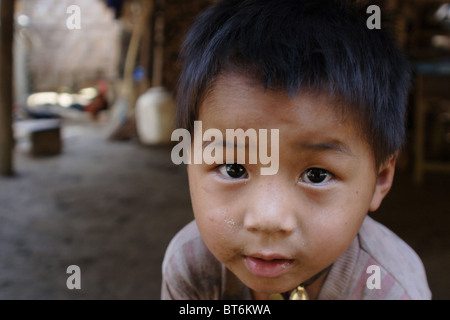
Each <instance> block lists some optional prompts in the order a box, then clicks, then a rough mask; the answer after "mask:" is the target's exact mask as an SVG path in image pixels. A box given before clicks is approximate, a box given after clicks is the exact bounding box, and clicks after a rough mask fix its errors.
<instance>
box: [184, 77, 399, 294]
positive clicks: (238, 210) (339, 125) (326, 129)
mask: <svg viewBox="0 0 450 320" xmlns="http://www.w3.org/2000/svg"><path fill="white" fill-rule="evenodd" d="M333 103H334V102H333V101H332V100H330V99H327V97H326V96H325V95H313V94H302V95H301V96H295V97H293V98H289V97H288V96H287V95H286V94H285V93H282V92H274V91H270V90H268V91H264V88H263V87H262V86H261V85H257V84H253V83H252V82H251V80H250V79H248V78H245V77H243V76H239V75H235V74H226V75H224V76H221V77H219V78H218V79H217V82H216V84H215V86H214V88H213V90H212V91H211V92H210V93H209V94H208V96H207V97H206V99H205V100H204V102H203V103H202V105H201V107H200V115H199V119H198V120H200V121H202V125H203V131H205V130H207V129H209V128H216V129H219V130H220V131H222V134H223V136H224V138H225V137H226V135H225V130H226V129H237V128H242V129H244V130H247V129H250V128H253V129H255V130H256V131H257V132H258V130H259V129H268V132H270V129H278V130H279V155H280V156H279V170H278V173H277V174H275V175H261V174H260V172H261V171H260V167H261V165H260V164H243V163H242V164H240V165H239V164H235V165H232V164H231V165H221V164H213V165H207V164H205V163H203V164H190V165H188V174H189V184H190V191H191V199H192V205H193V210H194V215H195V218H196V221H197V225H198V228H199V230H200V233H201V235H202V238H203V240H204V242H205V244H206V245H207V247H208V248H209V249H210V251H211V252H212V253H213V254H214V255H215V256H216V258H217V259H218V260H220V261H221V262H222V263H224V264H225V265H226V266H227V267H228V268H229V269H230V270H231V271H232V272H234V273H235V274H236V275H237V276H238V277H239V278H240V279H241V281H242V282H244V283H245V284H246V285H247V286H248V287H250V288H251V289H252V290H253V292H254V294H255V293H264V294H265V293H267V294H269V293H279V292H286V291H289V290H292V289H293V288H295V287H296V286H298V285H299V284H300V283H302V282H304V281H306V280H308V279H309V278H311V277H312V276H314V275H315V274H317V273H318V272H320V271H321V270H322V269H324V268H326V267H327V266H329V265H330V264H332V263H333V262H334V261H335V260H336V259H337V258H338V257H339V256H340V255H341V254H342V253H343V252H344V251H345V250H346V249H347V248H348V246H349V245H350V243H351V242H352V240H353V239H354V237H355V236H356V234H357V233H358V230H359V228H360V226H361V224H362V222H363V220H364V217H365V215H366V214H367V212H368V211H373V210H376V209H377V208H378V206H379V205H380V203H381V200H382V199H383V197H384V195H385V194H386V193H387V192H388V190H389V188H390V186H391V183H392V177H393V172H394V166H395V160H392V161H390V162H388V164H387V165H385V166H383V168H382V169H380V170H379V172H377V171H376V169H375V165H374V159H373V155H372V152H371V149H370V146H369V145H368V144H367V143H366V142H365V141H364V140H363V139H362V135H361V134H360V133H359V132H357V131H356V129H355V128H354V127H353V126H352V123H351V120H350V119H351V117H348V120H344V118H343V117H342V116H340V114H339V111H337V110H340V108H339V107H336V106H335V105H333ZM268 141H269V142H270V137H269V138H268ZM269 144H270V143H269ZM269 149H270V145H269ZM247 150H248V148H247ZM223 154H224V155H225V154H226V153H225V151H224V152H223ZM235 154H236V152H235ZM247 159H248V157H247ZM225 161H227V162H228V163H230V161H231V162H233V161H234V159H224V162H223V163H225ZM377 173H378V175H377Z"/></svg>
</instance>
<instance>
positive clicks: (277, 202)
mask: <svg viewBox="0 0 450 320" xmlns="http://www.w3.org/2000/svg"><path fill="white" fill-rule="evenodd" d="M291 196H294V195H290V194H289V192H288V190H287V188H283V187H281V186H280V185H279V184H272V183H270V184H266V185H264V186H260V187H257V190H255V192H254V193H252V197H251V199H249V202H248V206H247V211H246V213H245V217H244V227H245V228H246V230H247V231H249V232H251V233H261V234H266V235H273V236H279V237H287V236H289V235H290V234H292V233H293V231H294V230H295V227H296V223H297V215H296V208H295V205H294V203H295V201H294V199H293V198H291Z"/></svg>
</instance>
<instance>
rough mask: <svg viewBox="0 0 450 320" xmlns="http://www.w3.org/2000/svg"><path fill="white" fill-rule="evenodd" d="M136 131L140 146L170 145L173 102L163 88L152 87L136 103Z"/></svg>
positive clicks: (173, 117)
mask: <svg viewBox="0 0 450 320" xmlns="http://www.w3.org/2000/svg"><path fill="white" fill-rule="evenodd" d="M135 117H136V130H137V133H138V136H139V139H140V141H141V143H142V144H145V145H158V144H166V143H170V142H171V140H170V137H171V135H172V132H173V130H174V119H175V100H174V99H173V97H172V95H171V94H170V93H169V92H168V91H167V90H166V89H165V88H163V87H153V88H150V89H148V90H147V91H146V92H144V93H143V94H142V95H141V96H140V97H139V98H138V99H137V101H136V108H135Z"/></svg>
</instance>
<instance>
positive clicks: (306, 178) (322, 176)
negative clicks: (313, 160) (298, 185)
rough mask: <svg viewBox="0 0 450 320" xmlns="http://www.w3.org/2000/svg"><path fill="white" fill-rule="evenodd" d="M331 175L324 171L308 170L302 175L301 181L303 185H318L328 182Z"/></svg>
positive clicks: (317, 169)
mask: <svg viewBox="0 0 450 320" xmlns="http://www.w3.org/2000/svg"><path fill="white" fill-rule="evenodd" d="M332 177H333V175H332V174H331V173H330V172H328V171H327V170H324V169H319V168H310V169H308V170H306V171H305V172H303V173H302V175H301V177H300V178H301V179H302V181H303V182H305V183H312V184H319V183H322V184H323V183H326V182H328V181H329V180H330V179H331V178H332Z"/></svg>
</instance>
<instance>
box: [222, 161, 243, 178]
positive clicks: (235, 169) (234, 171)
mask: <svg viewBox="0 0 450 320" xmlns="http://www.w3.org/2000/svg"><path fill="white" fill-rule="evenodd" d="M219 171H220V173H221V174H223V175H225V176H228V177H230V178H233V179H239V178H247V176H248V175H247V170H245V168H244V167H243V166H242V165H240V164H237V163H231V164H223V165H221V166H220V167H219Z"/></svg>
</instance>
